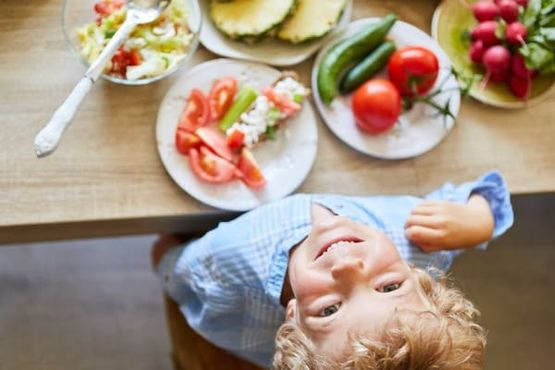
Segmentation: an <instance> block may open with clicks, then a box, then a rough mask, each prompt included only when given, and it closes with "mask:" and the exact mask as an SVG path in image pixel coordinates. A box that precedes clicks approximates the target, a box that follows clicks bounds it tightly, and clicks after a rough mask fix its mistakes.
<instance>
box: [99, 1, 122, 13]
mask: <svg viewBox="0 0 555 370" xmlns="http://www.w3.org/2000/svg"><path fill="white" fill-rule="evenodd" d="M124 4H125V2H124V1H123V0H113V1H110V0H103V1H99V2H97V3H95V4H94V11H95V12H97V13H98V14H99V15H101V16H103V17H106V16H108V15H110V14H112V13H113V12H115V11H116V10H119V9H121V7H122V6H123V5H124Z"/></svg>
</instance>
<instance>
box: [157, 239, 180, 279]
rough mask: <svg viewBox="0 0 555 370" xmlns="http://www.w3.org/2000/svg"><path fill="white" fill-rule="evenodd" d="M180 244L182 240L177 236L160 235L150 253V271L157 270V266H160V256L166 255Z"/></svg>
mask: <svg viewBox="0 0 555 370" xmlns="http://www.w3.org/2000/svg"><path fill="white" fill-rule="evenodd" d="M182 242H183V238H182V237H181V236H178V235H170V234H165V235H164V234H162V235H160V236H159V237H158V240H157V241H156V242H155V243H154V245H153V246H152V249H151V251H150V261H151V263H152V269H153V270H154V271H156V269H157V268H158V264H160V260H161V259H162V256H163V255H164V254H166V252H167V251H169V250H170V249H172V248H175V247H178V246H179V245H181V243H182Z"/></svg>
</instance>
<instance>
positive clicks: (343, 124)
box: [312, 14, 461, 159]
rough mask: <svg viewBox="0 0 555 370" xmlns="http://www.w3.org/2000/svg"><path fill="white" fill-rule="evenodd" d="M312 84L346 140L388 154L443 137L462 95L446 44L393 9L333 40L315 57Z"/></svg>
mask: <svg viewBox="0 0 555 370" xmlns="http://www.w3.org/2000/svg"><path fill="white" fill-rule="evenodd" d="M312 89H313V90H314V93H313V94H314V100H315V102H316V105H317V107H318V110H319V112H320V114H321V115H322V118H323V120H324V122H325V123H326V125H327V126H328V127H329V129H330V130H331V131H332V132H333V133H334V134H335V135H336V136H337V137H338V138H339V139H340V140H342V141H343V142H345V143H346V144H347V145H349V146H350V147H352V148H353V149H355V150H357V151H359V152H362V153H364V154H367V155H371V156H374V157H378V158H383V159H403V158H410V157H414V156H418V155H420V154H423V153H425V152H427V151H428V150H430V149H432V148H433V147H435V146H436V145H437V144H439V142H441V140H443V138H444V137H445V136H446V135H447V134H448V133H449V131H450V130H451V128H452V127H453V125H454V123H455V118H456V116H457V114H458V111H459V107H460V95H461V94H460V87H459V84H458V83H457V79H456V78H455V76H454V74H453V72H452V68H451V64H450V62H449V59H448V57H447V55H445V53H444V52H443V50H442V49H441V47H439V45H438V44H437V43H436V42H435V41H434V40H433V39H432V38H431V37H430V36H428V35H427V34H426V33H425V32H423V31H422V30H420V29H418V28H417V27H415V26H412V25H410V24H408V23H405V22H401V21H398V20H397V17H396V16H395V15H394V14H389V15H387V16H385V17H383V18H365V19H360V20H357V21H354V22H352V23H350V24H349V26H348V27H347V28H346V30H345V31H344V32H343V33H341V34H338V35H336V36H335V37H334V38H333V39H332V40H330V42H329V43H328V44H327V45H326V46H324V47H323V48H322V50H321V51H320V52H319V54H318V56H317V57H316V61H315V64H314V68H313V70H312Z"/></svg>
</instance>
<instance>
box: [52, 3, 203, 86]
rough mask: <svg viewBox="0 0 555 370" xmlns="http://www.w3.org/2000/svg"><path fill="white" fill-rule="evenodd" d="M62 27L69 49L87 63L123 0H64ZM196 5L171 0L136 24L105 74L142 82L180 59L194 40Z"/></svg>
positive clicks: (113, 25) (120, 15) (114, 25)
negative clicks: (152, 18)
mask: <svg viewBox="0 0 555 370" xmlns="http://www.w3.org/2000/svg"><path fill="white" fill-rule="evenodd" d="M63 13H64V14H63V29H64V33H65V35H66V38H67V39H68V41H69V43H70V45H71V47H72V49H73V50H74V51H75V52H76V53H77V54H78V56H79V58H80V59H81V60H82V61H84V62H85V63H86V64H87V65H90V64H91V63H92V62H93V61H94V60H95V59H96V58H97V57H98V56H99V55H100V53H101V52H102V50H103V49H104V47H105V46H106V44H107V43H108V42H109V41H110V39H111V38H112V37H113V36H114V34H115V33H116V31H117V30H118V28H119V27H120V26H121V25H122V23H123V22H124V20H125V17H126V1H125V0H97V1H85V2H83V1H71V0H66V1H65V3H64V12H63ZM200 23H201V17H200V11H199V8H198V4H197V3H196V1H194V0H172V1H171V2H170V4H169V5H168V7H167V8H166V9H165V10H164V11H163V12H162V14H161V16H160V17H159V18H158V19H156V20H155V21H153V22H151V23H147V24H141V25H137V26H136V27H135V29H134V30H133V31H132V32H131V34H130V36H129V38H128V39H127V40H126V41H125V42H124V43H123V44H122V45H121V47H120V48H119V49H118V50H117V52H116V53H115V54H114V55H113V57H112V58H111V60H110V61H109V62H108V63H107V64H106V66H105V68H104V73H103V77H105V78H107V79H108V80H111V81H114V82H118V83H123V84H129V85H142V84H147V83H149V82H152V81H155V80H158V79H161V78H163V77H165V76H167V75H168V74H170V73H172V72H174V71H175V70H177V69H178V68H179V67H180V66H181V65H183V64H184V63H185V62H186V61H187V60H189V58H190V57H191V55H192V54H193V52H194V51H195V49H196V47H197V45H198V34H199V31H200Z"/></svg>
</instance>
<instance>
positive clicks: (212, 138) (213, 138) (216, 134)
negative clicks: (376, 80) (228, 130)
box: [195, 127, 233, 162]
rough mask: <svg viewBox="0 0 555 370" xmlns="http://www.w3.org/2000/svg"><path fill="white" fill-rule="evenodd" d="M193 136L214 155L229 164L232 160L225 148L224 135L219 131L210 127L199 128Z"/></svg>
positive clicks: (230, 154)
mask: <svg viewBox="0 0 555 370" xmlns="http://www.w3.org/2000/svg"><path fill="white" fill-rule="evenodd" d="M195 134H196V135H197V136H198V137H199V138H200V140H202V142H203V143H204V144H205V145H206V146H207V147H208V148H209V149H210V150H212V151H213V152H214V153H216V154H217V155H219V156H220V157H222V158H223V159H225V160H226V161H229V162H231V161H232V160H233V153H231V150H230V149H229V147H228V146H227V143H226V140H225V135H224V134H223V133H221V132H220V131H219V130H217V129H215V128H212V127H200V128H198V129H196V131H195Z"/></svg>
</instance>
